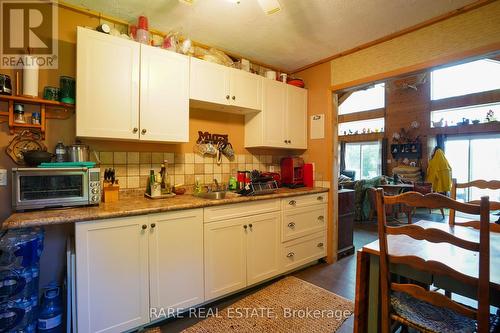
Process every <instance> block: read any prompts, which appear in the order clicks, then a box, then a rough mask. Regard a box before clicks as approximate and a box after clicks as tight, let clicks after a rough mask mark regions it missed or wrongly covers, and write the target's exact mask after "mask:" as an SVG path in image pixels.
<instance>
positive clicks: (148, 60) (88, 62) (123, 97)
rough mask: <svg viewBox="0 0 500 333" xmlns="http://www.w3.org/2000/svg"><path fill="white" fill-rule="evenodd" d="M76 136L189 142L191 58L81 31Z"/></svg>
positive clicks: (78, 41)
mask: <svg viewBox="0 0 500 333" xmlns="http://www.w3.org/2000/svg"><path fill="white" fill-rule="evenodd" d="M76 97H77V103H76V105H77V110H76V135H77V136H81V137H92V138H107V139H122V140H123V139H124V140H144V141H157V142H187V141H188V139H189V58H188V57H186V56H183V55H180V54H177V53H173V52H169V51H166V50H162V49H158V48H154V47H150V46H147V45H142V44H140V43H137V42H134V41H130V40H126V39H123V38H119V37H115V36H110V35H107V34H103V33H100V32H97V31H92V30H89V29H85V28H81V27H79V28H78V40H77V96H76Z"/></svg>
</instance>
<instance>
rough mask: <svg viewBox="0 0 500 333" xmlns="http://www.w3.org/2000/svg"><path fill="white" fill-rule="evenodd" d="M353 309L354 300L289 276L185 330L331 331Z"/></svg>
mask: <svg viewBox="0 0 500 333" xmlns="http://www.w3.org/2000/svg"><path fill="white" fill-rule="evenodd" d="M353 311H354V304H353V302H352V301H350V300H347V299H345V298H343V297H341V296H338V295H336V294H334V293H331V292H329V291H328V290H325V289H323V288H320V287H317V286H315V285H313V284H310V283H309V282H306V281H303V280H300V279H298V278H295V277H292V276H289V277H286V278H284V279H282V280H280V281H278V282H276V283H273V284H272V285H270V286H268V287H266V288H264V289H261V290H259V291H257V292H255V293H254V294H252V295H249V296H247V297H245V298H243V299H241V300H239V301H237V302H236V303H234V304H232V305H230V306H229V307H227V308H225V309H223V310H221V311H219V312H218V313H217V314H215V315H214V316H211V317H209V318H207V319H205V320H203V321H201V322H199V323H197V324H195V325H193V326H191V327H189V328H187V329H185V330H184V331H182V332H183V333H228V332H234V333H247V332H248V333H250V332H251V333H259V332H266V333H275V332H276V333H278V332H283V333H285V332H286V333H292V332H293V333H295V332H297V333H299V332H311V333H312V332H317V333H323V332H324V333H327V332H328V333H331V332H335V331H336V330H337V329H338V328H339V327H340V325H342V323H343V322H344V320H346V319H347V318H348V317H349V316H350V315H351V314H352V313H353Z"/></svg>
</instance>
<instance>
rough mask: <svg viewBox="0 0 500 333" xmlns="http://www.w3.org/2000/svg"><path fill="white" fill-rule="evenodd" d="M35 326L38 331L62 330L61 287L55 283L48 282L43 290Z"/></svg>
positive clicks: (55, 332) (46, 332)
mask: <svg viewBox="0 0 500 333" xmlns="http://www.w3.org/2000/svg"><path fill="white" fill-rule="evenodd" d="M37 327H38V332H45V333H59V332H61V333H62V332H63V308H62V300H61V288H59V287H58V286H57V285H56V284H55V283H51V284H49V285H48V286H47V287H46V288H45V290H44V292H43V296H42V301H41V305H40V312H39V314H38V324H37Z"/></svg>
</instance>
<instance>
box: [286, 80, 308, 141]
mask: <svg viewBox="0 0 500 333" xmlns="http://www.w3.org/2000/svg"><path fill="white" fill-rule="evenodd" d="M286 110H287V112H286V140H288V141H287V145H289V146H291V147H292V148H295V149H306V148H307V90H305V89H302V88H298V87H295V86H292V85H289V84H287V85H286Z"/></svg>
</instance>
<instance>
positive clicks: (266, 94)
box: [245, 79, 307, 149]
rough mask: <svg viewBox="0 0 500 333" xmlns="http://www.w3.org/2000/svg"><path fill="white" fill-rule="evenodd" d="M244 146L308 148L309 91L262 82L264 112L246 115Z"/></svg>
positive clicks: (273, 81) (275, 82) (279, 83)
mask: <svg viewBox="0 0 500 333" xmlns="http://www.w3.org/2000/svg"><path fill="white" fill-rule="evenodd" d="M245 147H246V148H252V147H271V148H289V149H307V90H306V89H302V88H297V87H294V86H291V85H288V84H284V83H282V82H279V81H275V80H269V79H263V84H262V112H260V113H258V114H247V115H246V116H245Z"/></svg>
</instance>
